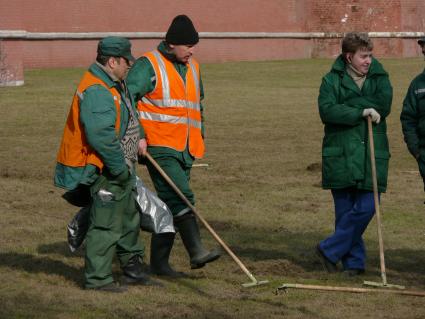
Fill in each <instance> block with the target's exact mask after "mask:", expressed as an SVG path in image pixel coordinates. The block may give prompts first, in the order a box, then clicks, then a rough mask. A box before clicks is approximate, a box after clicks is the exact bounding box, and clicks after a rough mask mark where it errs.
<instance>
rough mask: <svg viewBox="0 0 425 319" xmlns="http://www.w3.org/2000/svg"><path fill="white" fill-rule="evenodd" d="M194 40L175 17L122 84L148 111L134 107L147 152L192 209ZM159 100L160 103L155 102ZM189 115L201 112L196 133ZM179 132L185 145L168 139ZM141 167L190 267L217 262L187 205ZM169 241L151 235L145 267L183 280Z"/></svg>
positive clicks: (196, 107) (197, 84)
mask: <svg viewBox="0 0 425 319" xmlns="http://www.w3.org/2000/svg"><path fill="white" fill-rule="evenodd" d="M198 41H199V36H198V32H197V31H196V29H195V27H194V26H193V23H192V21H191V20H190V18H189V17H187V16H186V15H179V16H176V17H175V18H174V19H173V21H172V23H171V25H170V27H169V28H168V31H167V33H166V37H165V41H162V42H161V43H160V44H159V45H158V47H157V50H154V51H153V52H150V53H149V54H148V55H149V57H148V56H146V55H145V56H142V57H141V58H140V59H138V60H137V61H136V62H135V64H134V65H133V67H132V68H131V70H130V72H129V75H128V79H127V80H128V88H129V90H130V92H131V93H132V95H133V96H134V98H135V100H136V101H138V103H139V104H140V103H144V105H145V107H146V108H149V112H143V111H142V110H140V107H138V108H139V111H140V112H141V114H146V117H145V118H143V115H141V116H142V124H143V120H145V123H147V124H146V125H149V127H145V134H146V140H147V142H148V147H147V148H148V152H149V153H150V154H151V156H152V157H153V158H154V160H155V161H156V162H157V163H158V164H159V165H160V166H161V168H162V169H163V170H164V171H165V172H166V174H167V175H168V176H169V177H170V178H171V180H172V181H173V182H174V183H175V184H176V185H177V187H178V188H179V189H180V190H181V192H182V193H183V194H184V195H185V196H186V198H187V199H188V200H189V201H190V202H191V203H192V204H194V203H195V199H194V194H193V192H192V189H191V187H190V184H189V182H190V172H191V168H192V164H193V162H194V160H195V154H193V153H194V152H193V147H194V148H195V149H199V147H201V148H202V149H203V137H204V123H203V118H202V111H203V106H202V103H201V102H200V101H201V100H202V99H203V97H204V92H203V86H202V80H201V77H200V74H197V73H198V72H197V69H196V65H197V63H196V62H195V60H194V59H193V57H192V55H193V51H194V47H195V45H196V44H197V43H198ZM195 63H196V64H195ZM155 67H156V68H157V70H158V71H157V72H156V71H155ZM188 81H190V82H188ZM195 89H196V91H199V92H198V94H199V95H197V99H198V100H199V102H198V103H197V102H196V101H195V102H194V101H192V100H190V99H189V96H190V92H191V91H193V90H195ZM158 96H160V97H161V96H163V98H162V99H159V97H158ZM158 99H159V100H158ZM152 109H153V110H152ZM182 110H185V113H184V114H185V115H184V116H182V115H181V114H182ZM186 112H187V113H186ZM193 112H198V113H200V120H201V122H200V127H199V128H200V131H196V130H195V131H192V127H193V126H192V125H193V123H194V122H193V119H191V118H190V117H189V113H191V114H193ZM170 113H171V114H170ZM158 114H160V115H158ZM173 114H174V115H173ZM177 114H180V115H178V116H177ZM186 116H187V117H186ZM195 122H197V121H195ZM143 125H144V124H143ZM174 126H175V127H176V128H174ZM179 127H180V128H181V127H186V129H185V132H189V133H184V134H187V137H186V140H183V141H181V135H180V136H173V135H172V134H171V133H170V132H172V130H174V129H176V130H179ZM162 128H166V129H162ZM179 132H181V131H179ZM192 132H194V133H196V134H194V135H196V136H197V137H196V141H195V142H194V141H193V140H191V139H193V138H194V137H195V136H194V135H191V134H192ZM201 136H202V137H201ZM154 139H155V140H156V141H159V142H157V143H154V144H153V145H152V143H150V141H152V140H154ZM176 140H179V143H181V142H182V144H183V149H178V148H176V147H174V146H173V145H174V144H175V143H174V141H176ZM192 143H194V144H195V145H193V144H192ZM189 144H190V145H191V147H189ZM199 144H202V145H199ZM146 164H147V168H148V171H149V174H150V176H151V178H152V181H153V184H154V187H155V189H156V191H157V194H158V196H159V198H160V199H161V200H162V201H164V202H165V203H166V204H167V206H168V207H169V208H170V210H171V212H172V213H173V217H174V225H175V226H176V230H178V232H179V233H180V236H181V238H182V240H183V244H184V246H185V248H186V250H187V252H188V254H189V257H190V265H191V268H192V269H197V268H201V267H204V266H205V264H206V263H209V262H212V261H214V260H216V259H217V258H219V257H220V253H219V251H218V250H212V251H209V250H207V249H205V248H204V246H203V244H202V242H201V237H200V232H199V226H198V224H197V221H196V218H195V215H194V214H193V213H192V211H191V210H190V208H189V207H188V206H187V204H186V203H185V202H184V201H182V200H181V199H180V197H179V196H178V195H177V194H176V192H175V191H174V190H173V189H172V188H171V187H170V186H169V185H168V184H167V182H166V181H165V180H164V179H163V178H162V176H161V175H160V174H159V173H158V172H157V170H156V169H155V167H154V166H153V165H152V164H151V163H149V162H147V163H146ZM174 238H175V234H173V233H166V234H160V235H157V234H152V239H151V255H150V256H151V258H150V266H151V272H152V273H153V274H156V275H159V276H167V277H174V278H176V277H181V276H185V274H183V273H181V272H176V271H175V270H174V269H172V268H171V266H170V265H169V256H170V252H171V249H172V247H173V243H174Z"/></svg>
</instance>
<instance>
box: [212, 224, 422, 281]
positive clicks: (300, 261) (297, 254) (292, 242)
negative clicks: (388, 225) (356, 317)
mask: <svg viewBox="0 0 425 319" xmlns="http://www.w3.org/2000/svg"><path fill="white" fill-rule="evenodd" d="M211 224H212V225H213V228H214V222H212V223H211ZM217 228H219V233H220V234H221V235H222V236H223V239H224V240H225V242H226V243H227V244H228V245H229V246H230V248H231V249H232V251H233V252H234V253H235V254H236V255H237V256H238V257H240V258H241V259H243V260H251V261H254V262H270V263H273V262H275V261H278V260H280V261H286V262H287V263H288V267H290V268H291V267H292V268H294V269H292V271H293V272H294V273H297V272H298V273H300V272H307V273H312V272H317V271H323V269H322V267H321V264H320V262H319V260H318V258H317V257H316V255H315V252H314V247H315V246H316V244H317V243H318V242H319V241H320V240H323V239H324V238H326V236H328V235H330V234H324V233H319V232H303V233H295V232H290V231H288V230H287V229H274V230H271V229H268V228H261V227H258V226H252V227H251V226H246V225H244V226H243V225H234V224H231V225H229V226H226V225H223V224H222V223H220V222H219V223H218V227H217ZM235 230H236V231H237V233H238V234H240V235H239V236H238V237H237V242H236V243H235V244H233V243H232V241H231V240H226V239H225V238H226V237H227V235H229V236H232V238H235V237H234V234H235ZM221 235H220V236H221ZM233 242H235V241H234V240H233ZM241 242H242V243H246V244H241ZM366 244H367V247H368V248H367V249H368V250H367V254H368V259H367V265H368V270H370V271H375V270H377V271H378V272H379V251H378V242H377V241H370V240H369V241H367V242H366ZM279 247H280V248H279ZM374 247H376V249H375V248H374ZM385 257H386V259H385V260H386V265H387V268H388V270H392V271H396V272H399V273H401V274H403V273H404V274H405V275H406V278H405V279H406V280H409V279H408V278H409V277H412V275H413V276H415V275H417V276H422V278H424V277H425V267H424V265H425V249H424V250H414V249H408V248H406V249H393V250H386V251H385ZM291 265H292V266H291ZM374 265H376V267H375V266H374ZM296 268H298V269H296ZM270 269H271V268H270ZM424 283H425V279H424Z"/></svg>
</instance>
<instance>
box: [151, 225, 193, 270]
mask: <svg viewBox="0 0 425 319" xmlns="http://www.w3.org/2000/svg"><path fill="white" fill-rule="evenodd" d="M175 236H176V234H174V233H163V234H152V238H151V273H152V274H154V275H157V276H164V277H170V278H184V277H187V275H186V274H185V273H182V272H178V271H175V270H174V269H173V268H171V266H170V264H169V262H168V260H169V258H170V253H171V248H173V243H174V237H175Z"/></svg>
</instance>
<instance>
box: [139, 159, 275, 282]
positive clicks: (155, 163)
mask: <svg viewBox="0 0 425 319" xmlns="http://www.w3.org/2000/svg"><path fill="white" fill-rule="evenodd" d="M146 158H147V159H148V160H149V162H150V163H151V164H152V165H153V166H154V167H155V168H156V170H157V171H158V172H159V173H160V174H161V176H162V177H163V178H164V179H165V181H166V182H167V183H168V184H169V185H170V186H171V188H172V189H173V190H174V191H175V192H176V193H177V195H178V196H179V197H180V198H181V199H182V200H183V201H184V202H185V204H186V205H187V206H188V207H189V208H190V209H191V210H192V212H193V213H194V214H195V215H196V217H198V219H199V220H200V221H201V222H202V224H203V225H204V226H205V228H206V229H207V230H208V231H209V232H210V234H211V235H212V236H213V237H214V239H215V240H216V241H217V242H218V243H219V244H220V245H221V247H223V249H224V250H225V251H226V252H227V253H228V254H229V256H230V257H232V259H233V260H234V261H235V262H236V264H237V265H238V266H239V267H240V268H241V269H242V271H243V272H244V273H245V274H246V275H247V276H248V277H249V279H250V280H251V282H248V283H244V284H242V286H243V287H253V286H258V285H264V284H268V283H269V281H268V280H263V281H258V280H257V279H256V278H255V277H254V276H253V275H252V274H251V272H250V271H249V270H248V268H246V266H245V265H244V264H243V263H242V261H241V260H240V259H239V258H238V257H237V256H236V255H235V254H234V253H233V251H232V250H231V249H230V248H229V247H228V246H227V245H226V243H225V242H224V241H223V240H222V239H221V238H220V237H219V236H218V235H217V233H216V232H215V231H214V229H212V227H211V226H210V225H209V224H208V222H207V221H206V220H205V219H204V218H203V217H202V216H201V215H200V214H199V213H198V212H197V210H196V208H195V207H194V206H193V205H192V203H191V202H190V201H189V200H188V199H187V198H186V196H184V194H183V193H182V192H181V191H180V189H179V188H178V187H177V186H176V184H174V182H173V181H172V180H171V178H170V177H169V176H168V175H167V173H165V171H164V170H163V169H162V168H161V166H159V164H158V163H157V162H156V161H155V160H154V159H153V158H152V156H151V155H150V154H149V153H147V154H146Z"/></svg>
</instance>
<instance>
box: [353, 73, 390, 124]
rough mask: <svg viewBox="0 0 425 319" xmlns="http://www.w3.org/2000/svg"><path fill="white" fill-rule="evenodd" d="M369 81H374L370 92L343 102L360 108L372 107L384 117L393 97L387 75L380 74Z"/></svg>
mask: <svg viewBox="0 0 425 319" xmlns="http://www.w3.org/2000/svg"><path fill="white" fill-rule="evenodd" d="M370 81H376V89H375V90H374V92H373V93H372V94H369V95H365V96H361V97H356V98H353V99H350V100H348V101H345V103H346V104H347V105H350V106H352V107H357V108H360V109H362V110H364V109H366V108H374V109H375V110H376V111H377V112H378V113H379V115H381V117H383V118H386V117H387V116H388V115H389V114H390V112H391V103H392V99H393V88H392V86H391V83H390V80H389V78H388V75H380V76H377V77H376V78H375V79H370Z"/></svg>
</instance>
